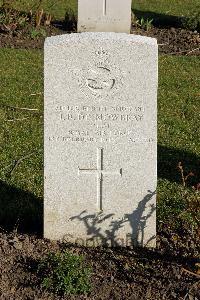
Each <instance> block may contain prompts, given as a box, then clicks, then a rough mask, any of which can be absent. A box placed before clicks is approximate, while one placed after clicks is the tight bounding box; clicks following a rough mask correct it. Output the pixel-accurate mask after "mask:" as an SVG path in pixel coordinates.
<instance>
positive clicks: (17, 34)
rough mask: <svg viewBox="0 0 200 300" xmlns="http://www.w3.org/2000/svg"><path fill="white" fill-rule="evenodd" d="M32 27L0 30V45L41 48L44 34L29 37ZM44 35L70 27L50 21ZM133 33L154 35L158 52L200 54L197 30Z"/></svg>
mask: <svg viewBox="0 0 200 300" xmlns="http://www.w3.org/2000/svg"><path fill="white" fill-rule="evenodd" d="M32 30H33V28H31V27H30V28H29V27H27V28H25V29H23V30H21V31H19V30H18V31H12V30H10V31H9V30H8V31H7V32H5V30H4V31H3V30H1V31H0V47H11V48H26V49H42V48H43V45H44V40H45V37H44V36H40V35H39V34H38V36H36V37H31V31H32ZM42 30H43V31H45V32H46V36H52V35H59V34H66V33H70V32H71V31H70V28H67V26H66V25H65V24H64V23H62V22H58V23H56V22H55V23H52V24H51V25H50V26H46V27H44V28H42ZM132 33H133V34H140V35H144V36H149V37H154V38H156V39H157V40H158V44H159V52H160V53H163V54H172V55H190V56H191V55H200V34H199V33H198V32H197V31H194V32H193V31H189V30H186V29H181V28H157V27H153V26H152V27H151V28H150V29H149V30H148V31H146V30H144V29H142V28H139V27H133V28H132Z"/></svg>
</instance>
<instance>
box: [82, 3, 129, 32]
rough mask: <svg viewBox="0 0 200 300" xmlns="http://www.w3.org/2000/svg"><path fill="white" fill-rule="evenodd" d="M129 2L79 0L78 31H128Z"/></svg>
mask: <svg viewBox="0 0 200 300" xmlns="http://www.w3.org/2000/svg"><path fill="white" fill-rule="evenodd" d="M131 2H132V1H131V0H79V1H78V32H126V33H130V27H131Z"/></svg>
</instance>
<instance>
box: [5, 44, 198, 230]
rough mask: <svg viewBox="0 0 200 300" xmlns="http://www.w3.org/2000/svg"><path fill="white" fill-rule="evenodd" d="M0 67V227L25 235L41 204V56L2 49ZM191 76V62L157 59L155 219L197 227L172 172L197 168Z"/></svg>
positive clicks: (193, 209)
mask: <svg viewBox="0 0 200 300" xmlns="http://www.w3.org/2000/svg"><path fill="white" fill-rule="evenodd" d="M0 61H1V63H0V82H1V90H0V103H1V104H0V117H1V127H0V137H1V139H0V148H1V151H0V219H1V224H0V226H4V225H8V223H9V224H10V226H11V228H10V229H13V226H14V225H15V224H16V223H17V222H18V221H19V223H20V222H21V223H22V224H26V229H28V227H29V223H30V226H31V228H32V227H34V225H33V224H35V228H38V226H39V220H41V218H40V216H39V214H41V213H42V198H43V118H42V116H43V52H42V51H40V50H16V49H5V48H4V49H0ZM199 70H200V59H199V58H197V57H176V56H161V57H160V60H159V97H158V175H159V176H158V177H159V178H158V220H161V219H162V220H164V221H165V220H166V221H167V222H173V220H174V217H176V216H179V215H180V214H181V218H182V217H183V219H184V218H185V220H187V222H188V221H189V222H188V224H193V225H195V224H197V221H198V220H197V210H198V207H197V204H198V203H197V202H198V201H200V200H199V196H198V193H195V192H194V191H192V189H191V188H183V186H182V184H181V176H180V174H179V172H178V170H177V168H176V166H177V164H178V162H179V161H181V162H182V163H183V164H184V167H185V172H186V173H187V172H189V171H190V170H192V171H195V170H196V169H197V167H198V163H199V161H200V135H199V122H200V111H199V100H200V99H199V98H200V94H199V88H200V76H199ZM13 107H14V108H13ZM18 108H28V109H37V110H36V111H33V110H21V109H18ZM192 180H194V183H195V180H197V179H196V177H194V178H192ZM196 183H197V182H196ZM193 204H194V205H193ZM16 212H17V213H16ZM177 220H178V219H177ZM185 220H184V221H185ZM22 227H23V226H22Z"/></svg>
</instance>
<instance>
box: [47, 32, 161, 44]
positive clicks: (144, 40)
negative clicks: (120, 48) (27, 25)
mask: <svg viewBox="0 0 200 300" xmlns="http://www.w3.org/2000/svg"><path fill="white" fill-rule="evenodd" d="M87 40H88V41H91V40H95V41H119V42H120V41H124V42H130V43H139V44H146V45H157V40H156V39H155V38H151V37H146V36H141V35H134V34H127V33H114V32H83V33H71V34H62V35H57V36H51V37H48V38H46V39H45V46H58V45H63V44H65V43H68V42H71V43H78V42H80V41H81V42H83V41H87Z"/></svg>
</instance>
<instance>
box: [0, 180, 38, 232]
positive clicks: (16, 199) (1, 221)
mask: <svg viewBox="0 0 200 300" xmlns="http://www.w3.org/2000/svg"><path fill="white" fill-rule="evenodd" d="M0 227H1V228H2V229H3V230H5V231H12V230H14V229H16V230H17V231H18V232H22V233H34V234H37V235H39V236H41V235H42V232H43V229H42V228H43V201H42V199H40V198H37V197H36V196H34V195H33V194H31V193H30V192H25V191H23V190H20V189H18V188H15V187H13V186H9V185H7V184H6V183H5V182H3V181H0Z"/></svg>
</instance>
